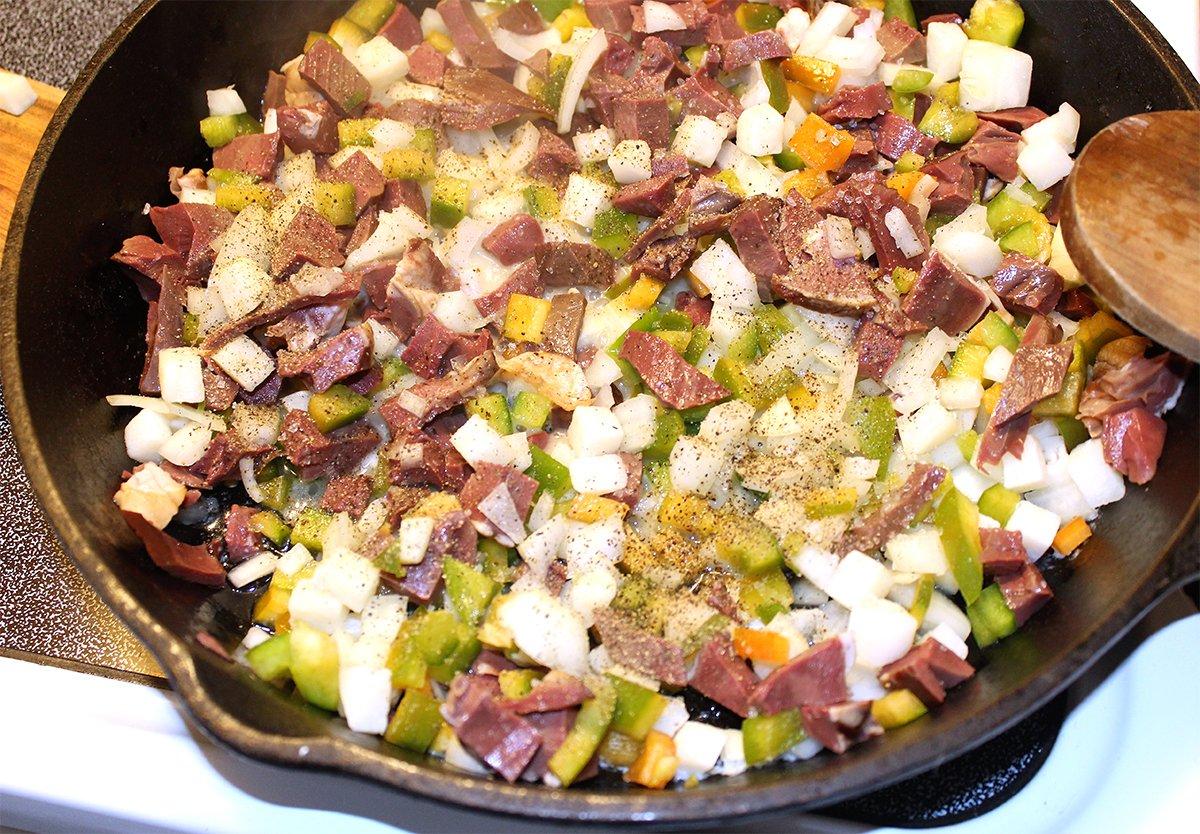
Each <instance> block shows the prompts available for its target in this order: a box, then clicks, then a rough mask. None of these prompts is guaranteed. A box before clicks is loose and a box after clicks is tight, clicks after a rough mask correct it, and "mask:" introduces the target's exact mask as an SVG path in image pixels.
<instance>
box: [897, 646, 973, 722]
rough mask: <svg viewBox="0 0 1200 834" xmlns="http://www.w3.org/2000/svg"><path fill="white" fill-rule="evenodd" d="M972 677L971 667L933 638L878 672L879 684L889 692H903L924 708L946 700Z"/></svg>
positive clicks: (914, 647)
mask: <svg viewBox="0 0 1200 834" xmlns="http://www.w3.org/2000/svg"><path fill="white" fill-rule="evenodd" d="M974 674H975V669H974V667H972V666H971V664H970V663H967V662H966V661H965V660H963V659H962V658H960V657H959V656H958V655H956V654H955V653H954V652H952V651H950V650H949V649H947V648H946V647H945V646H943V645H942V644H941V643H939V642H938V641H937V640H934V639H926V640H922V641H921V642H920V643H919V644H918V645H916V646H913V647H912V648H911V649H909V650H908V653H907V654H905V655H904V657H902V658H900V659H899V660H897V661H894V662H892V663H889V664H888V665H887V666H884V667H883V668H882V669H880V670H879V681H880V683H882V684H883V685H884V686H886V687H888V688H889V689H907V690H908V691H909V692H911V693H912V694H914V695H916V696H917V697H918V698H920V699H921V703H923V704H925V706H927V707H936V706H938V705H939V704H941V703H942V702H943V701H945V700H946V690H947V689H953V688H954V687H956V686H958V685H959V684H960V683H962V682H963V681H965V680H967V679H968V678H970V677H971V676H972V675H974Z"/></svg>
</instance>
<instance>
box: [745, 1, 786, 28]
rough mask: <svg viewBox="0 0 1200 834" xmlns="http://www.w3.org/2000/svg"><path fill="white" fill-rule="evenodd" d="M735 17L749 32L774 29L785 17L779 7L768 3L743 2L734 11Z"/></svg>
mask: <svg viewBox="0 0 1200 834" xmlns="http://www.w3.org/2000/svg"><path fill="white" fill-rule="evenodd" d="M733 16H734V18H735V19H736V20H737V22H738V23H740V24H741V26H742V28H743V29H745V30H746V31H747V32H751V33H753V32H763V31H766V30H767V29H774V28H775V24H776V23H778V22H779V19H780V18H781V17H783V12H782V11H780V10H779V8H778V7H776V6H772V5H770V4H768V3H743V4H742V5H740V6H738V7H737V10H736V11H735V12H734V13H733Z"/></svg>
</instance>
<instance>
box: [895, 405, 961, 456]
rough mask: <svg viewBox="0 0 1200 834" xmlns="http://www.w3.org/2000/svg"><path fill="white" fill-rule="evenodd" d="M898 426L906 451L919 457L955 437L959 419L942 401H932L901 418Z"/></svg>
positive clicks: (902, 444) (901, 441) (901, 443)
mask: <svg viewBox="0 0 1200 834" xmlns="http://www.w3.org/2000/svg"><path fill="white" fill-rule="evenodd" d="M896 428H897V431H898V432H899V434H900V445H901V446H903V447H904V451H905V453H907V454H908V455H909V456H910V457H913V458H917V457H920V456H921V455H923V454H925V453H927V452H929V451H930V450H932V449H934V448H936V447H937V446H940V445H941V444H943V443H945V442H946V441H947V440H949V439H950V438H952V437H954V435H956V434H957V433H958V420H956V419H955V418H954V415H953V414H951V413H950V412H949V411H947V410H946V409H945V408H943V407H942V405H941V403H937V402H931V403H926V404H925V405H923V406H921V407H920V408H918V409H917V410H916V411H915V412H913V413H912V414H910V415H908V416H907V417H902V418H901V419H899V420H898V421H897V425H896Z"/></svg>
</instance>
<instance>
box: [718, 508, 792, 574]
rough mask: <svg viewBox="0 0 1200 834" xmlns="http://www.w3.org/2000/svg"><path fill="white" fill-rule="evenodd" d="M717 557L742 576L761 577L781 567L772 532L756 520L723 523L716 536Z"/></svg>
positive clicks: (742, 518) (746, 518)
mask: <svg viewBox="0 0 1200 834" xmlns="http://www.w3.org/2000/svg"><path fill="white" fill-rule="evenodd" d="M716 546H717V556H718V557H719V558H720V559H721V560H722V561H724V562H726V563H727V564H729V565H730V566H731V567H733V568H734V569H735V570H737V571H739V572H740V573H741V574H742V575H744V576H761V575H762V574H764V573H767V572H768V571H771V570H774V569H776V568H778V567H779V566H780V565H781V564H783V551H782V550H780V548H779V542H778V541H777V540H776V538H775V534H774V533H772V532H771V528H769V527H767V525H765V524H763V523H762V522H761V521H759V520H758V519H756V518H751V517H749V516H732V517H730V518H728V519H724V520H723V522H722V524H721V527H720V529H718V530H717V534H716Z"/></svg>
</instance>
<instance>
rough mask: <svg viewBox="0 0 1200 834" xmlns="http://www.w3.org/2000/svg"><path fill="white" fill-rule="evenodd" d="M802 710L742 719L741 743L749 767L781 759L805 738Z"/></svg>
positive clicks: (790, 710)
mask: <svg viewBox="0 0 1200 834" xmlns="http://www.w3.org/2000/svg"><path fill="white" fill-rule="evenodd" d="M804 738H805V733H804V721H803V720H802V719H801V718H800V710H798V709H789V710H784V711H783V712H777V713H775V714H774V715H755V716H751V717H750V718H747V719H746V720H745V721H743V722H742V746H743V749H744V752H745V754H746V764H747V765H749V766H750V767H754V766H755V765H760V764H763V763H765V762H769V761H772V760H774V759H777V758H779V757H780V756H782V755H783V754H784V753H786V752H787V751H789V750H791V749H792V748H793V747H795V746H796V745H797V744H799V743H800V742H802V741H804Z"/></svg>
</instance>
